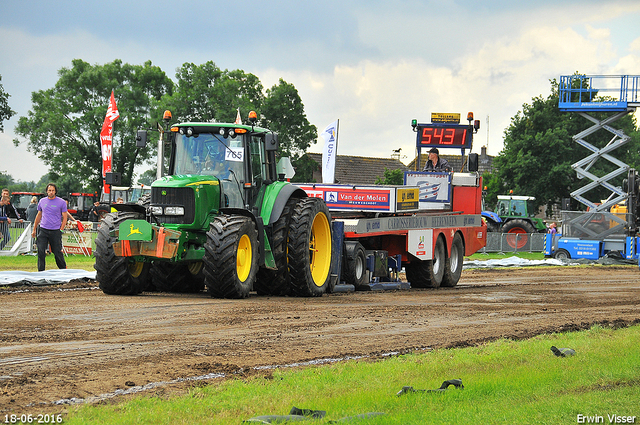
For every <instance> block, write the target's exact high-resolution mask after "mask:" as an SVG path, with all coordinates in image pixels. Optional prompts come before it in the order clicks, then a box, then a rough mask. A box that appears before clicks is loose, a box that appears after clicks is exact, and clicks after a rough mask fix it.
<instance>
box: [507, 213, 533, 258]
mask: <svg viewBox="0 0 640 425" xmlns="http://www.w3.org/2000/svg"><path fill="white" fill-rule="evenodd" d="M537 232H538V231H537V230H536V228H535V227H534V226H533V224H531V223H529V222H528V221H526V220H522V219H519V218H516V219H513V220H509V221H507V222H506V223H505V224H504V225H503V226H502V233H512V234H514V235H513V236H512V237H509V236H507V244H508V245H509V246H510V247H511V248H514V249H518V250H526V249H528V246H529V235H530V234H531V233H537ZM515 234H518V236H517V237H516V236H515ZM516 239H517V240H516Z"/></svg>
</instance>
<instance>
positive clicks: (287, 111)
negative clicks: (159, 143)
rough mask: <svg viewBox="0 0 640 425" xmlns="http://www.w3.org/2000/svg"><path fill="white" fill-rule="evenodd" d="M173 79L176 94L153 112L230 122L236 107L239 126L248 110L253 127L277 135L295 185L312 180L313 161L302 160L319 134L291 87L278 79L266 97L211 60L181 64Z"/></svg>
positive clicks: (256, 84) (245, 77) (255, 83)
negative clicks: (253, 119) (252, 116)
mask: <svg viewBox="0 0 640 425" xmlns="http://www.w3.org/2000/svg"><path fill="white" fill-rule="evenodd" d="M176 79H177V84H176V87H175V91H174V92H173V94H171V95H167V96H165V97H164V98H163V99H162V102H161V106H162V107H160V105H159V106H158V108H156V109H157V111H158V112H159V111H160V110H161V109H169V110H170V111H171V112H172V114H173V120H174V121H205V122H209V121H216V122H234V121H235V119H236V116H237V113H238V109H239V110H240V112H241V117H242V120H243V123H245V124H248V123H247V122H246V116H247V114H248V112H249V111H251V110H253V111H256V113H257V114H258V122H257V125H259V126H262V127H266V128H268V129H270V130H273V131H274V132H276V133H278V141H279V144H280V147H279V149H278V155H277V156H278V157H283V156H288V157H290V158H291V163H292V165H293V167H294V169H295V170H296V176H295V177H294V181H301V180H300V179H305V178H310V177H311V173H312V172H313V170H312V168H313V166H314V164H312V163H311V162H313V161H312V160H309V159H308V158H307V159H305V158H303V154H304V153H305V152H306V151H307V149H308V148H309V146H311V144H312V143H314V142H315V140H316V138H317V135H318V131H317V128H316V127H315V126H314V125H312V124H310V123H309V121H308V120H307V117H306V114H305V112H304V105H303V103H302V100H301V99H300V95H299V94H298V90H297V89H296V88H295V86H294V85H293V84H290V83H287V82H285V81H284V80H282V79H280V80H279V82H278V84H276V85H274V86H273V87H271V88H270V89H268V90H266V95H265V94H263V93H262V91H263V86H262V83H261V82H260V80H259V79H258V77H256V76H255V75H253V74H248V73H245V72H244V71H242V70H232V71H229V70H221V69H220V68H218V67H217V66H216V64H215V63H213V62H211V61H209V62H206V63H204V64H202V65H195V64H193V63H185V64H183V65H182V67H181V68H180V69H179V70H178V72H177V73H176ZM158 117H159V115H158ZM309 161H311V162H309Z"/></svg>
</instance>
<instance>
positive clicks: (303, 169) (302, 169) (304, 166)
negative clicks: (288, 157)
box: [291, 155, 320, 183]
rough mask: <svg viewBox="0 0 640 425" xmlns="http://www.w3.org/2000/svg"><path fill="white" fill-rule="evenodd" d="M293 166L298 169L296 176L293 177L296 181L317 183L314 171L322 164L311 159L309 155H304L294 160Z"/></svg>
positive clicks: (293, 180)
mask: <svg viewBox="0 0 640 425" xmlns="http://www.w3.org/2000/svg"><path fill="white" fill-rule="evenodd" d="M291 166H292V167H294V170H295V171H296V174H295V176H293V178H292V179H291V181H292V182H294V183H317V182H316V179H314V178H313V173H314V171H316V170H318V169H319V168H320V164H318V163H317V162H315V161H314V160H313V159H311V158H310V157H309V156H308V155H302V156H301V157H300V158H298V159H296V160H295V164H294V163H293V162H292V164H291Z"/></svg>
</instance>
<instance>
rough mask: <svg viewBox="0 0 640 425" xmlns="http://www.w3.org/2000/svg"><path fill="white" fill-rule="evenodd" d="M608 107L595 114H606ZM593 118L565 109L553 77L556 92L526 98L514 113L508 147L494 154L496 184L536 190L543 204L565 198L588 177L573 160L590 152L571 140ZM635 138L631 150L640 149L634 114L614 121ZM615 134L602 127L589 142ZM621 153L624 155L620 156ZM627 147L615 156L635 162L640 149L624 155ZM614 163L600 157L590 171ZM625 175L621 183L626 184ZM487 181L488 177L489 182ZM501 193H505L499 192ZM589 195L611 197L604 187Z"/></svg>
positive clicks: (608, 167)
mask: <svg viewBox="0 0 640 425" xmlns="http://www.w3.org/2000/svg"><path fill="white" fill-rule="evenodd" d="M605 114H606V113H596V114H592V115H593V116H596V118H599V119H603V118H604V117H605V116H606V115H605ZM592 125H593V123H592V122H591V121H588V120H587V119H585V118H583V117H582V116H580V115H578V114H576V113H569V112H561V111H560V110H559V108H558V83H557V81H556V80H551V94H550V95H549V96H548V97H547V98H543V97H542V96H538V97H535V98H533V100H532V102H531V103H530V104H524V105H523V109H522V111H518V113H517V114H516V115H515V116H514V117H512V118H511V124H510V125H509V127H508V128H507V129H506V130H505V133H504V149H503V150H502V152H501V153H500V154H499V155H498V156H497V157H496V158H495V161H494V166H495V167H496V169H497V175H496V178H497V179H498V180H499V182H493V181H492V188H493V189H496V188H501V189H503V190H504V191H503V192H502V193H501V194H506V193H507V192H508V191H509V190H513V193H514V194H515V195H528V196H535V197H536V203H537V205H538V206H540V205H544V204H547V205H548V206H551V204H553V203H559V202H560V200H561V199H562V198H566V197H569V196H570V193H571V192H573V191H575V190H577V189H578V188H580V187H582V186H584V185H585V184H587V183H589V182H587V181H585V180H580V179H578V178H577V176H576V172H575V170H573V169H572V168H571V165H572V164H574V163H576V162H578V161H579V160H581V159H583V158H585V157H586V156H588V155H589V154H590V153H591V152H590V151H588V150H587V149H585V148H583V147H582V146H580V145H579V144H578V143H576V142H574V141H573V140H572V136H574V135H576V134H578V133H580V132H581V131H583V130H585V129H587V128H589V127H591V126H592ZM615 127H616V128H621V129H622V130H623V131H624V132H625V134H627V135H630V136H631V138H632V141H631V142H629V144H628V145H627V146H626V152H627V153H629V152H638V150H639V149H638V148H639V145H638V143H637V142H638V135H637V131H636V124H635V119H634V118H633V116H631V115H629V116H626V117H624V118H622V119H621V120H619V121H616V123H615ZM611 137H612V134H611V133H609V132H607V131H603V130H600V131H598V132H596V133H594V134H593V135H591V136H589V137H588V140H587V141H588V142H589V143H591V144H593V145H594V146H596V147H598V148H602V147H604V146H605V145H606V144H607V143H608V142H609V141H610V140H611ZM620 155H622V156H620ZM624 155H625V152H624V151H623V152H620V151H615V152H614V153H613V156H616V157H618V158H621V159H622V161H623V162H626V163H630V164H631V165H634V164H636V163H637V154H636V155H629V156H628V157H623V156H624ZM613 169H614V166H613V165H612V164H611V163H609V162H608V161H606V160H602V159H600V160H599V161H597V162H596V163H595V164H594V165H593V167H592V168H591V169H590V172H592V173H593V174H595V175H597V176H600V177H601V176H603V175H605V174H606V173H609V172H610V171H612V170H613ZM622 178H623V177H620V179H619V180H620V181H619V182H617V184H621V180H622ZM485 184H486V183H485ZM498 194H500V193H498ZM587 195H588V198H589V199H591V198H593V197H595V198H596V199H601V198H598V196H600V197H606V196H608V194H607V193H606V192H605V190H604V189H598V190H594V191H592V192H588V193H587Z"/></svg>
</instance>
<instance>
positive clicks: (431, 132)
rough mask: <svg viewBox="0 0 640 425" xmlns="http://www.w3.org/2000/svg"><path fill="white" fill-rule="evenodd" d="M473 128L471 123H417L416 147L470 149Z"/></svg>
mask: <svg viewBox="0 0 640 425" xmlns="http://www.w3.org/2000/svg"><path fill="white" fill-rule="evenodd" d="M473 130H474V128H473V125H460V124H434V123H432V124H417V126H416V132H417V133H418V138H417V147H418V148H463V149H471V144H472V142H473Z"/></svg>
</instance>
